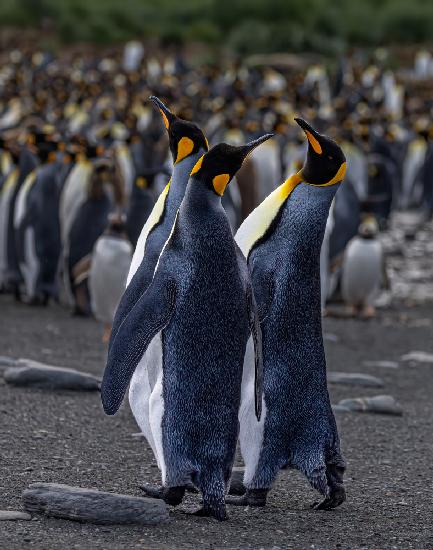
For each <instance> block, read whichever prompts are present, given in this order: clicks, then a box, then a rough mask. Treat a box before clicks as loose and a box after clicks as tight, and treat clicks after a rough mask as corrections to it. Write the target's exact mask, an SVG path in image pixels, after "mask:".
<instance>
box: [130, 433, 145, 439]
mask: <svg viewBox="0 0 433 550" xmlns="http://www.w3.org/2000/svg"><path fill="white" fill-rule="evenodd" d="M131 437H135V438H137V439H140V438H141V437H144V434H143V433H142V432H135V433H133V434H131Z"/></svg>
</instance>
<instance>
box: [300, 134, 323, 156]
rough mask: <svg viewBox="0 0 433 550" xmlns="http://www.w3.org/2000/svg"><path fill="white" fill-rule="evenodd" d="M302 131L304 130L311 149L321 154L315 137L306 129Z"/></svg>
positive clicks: (320, 148)
mask: <svg viewBox="0 0 433 550" xmlns="http://www.w3.org/2000/svg"><path fill="white" fill-rule="evenodd" d="M304 132H305V135H306V136H307V139H308V141H309V143H310V145H311V147H312V148H313V151H314V152H315V153H317V154H318V155H321V154H322V153H323V151H322V147H321V145H320V143H319V142H318V141H317V139H316V138H315V137H314V136H313V134H312V133H311V132H309V131H308V130H304Z"/></svg>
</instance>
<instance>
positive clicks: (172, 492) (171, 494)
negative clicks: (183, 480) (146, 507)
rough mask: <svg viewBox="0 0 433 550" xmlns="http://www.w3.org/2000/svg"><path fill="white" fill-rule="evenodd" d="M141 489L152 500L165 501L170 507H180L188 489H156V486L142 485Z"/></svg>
mask: <svg viewBox="0 0 433 550" xmlns="http://www.w3.org/2000/svg"><path fill="white" fill-rule="evenodd" d="M140 489H141V490H142V491H143V492H144V493H145V494H146V495H147V496H148V497H150V498H157V499H160V500H163V501H164V502H165V503H166V504H168V505H170V506H178V505H179V504H180V503H181V502H182V500H183V497H184V495H185V490H186V487H185V486H184V485H183V486H181V487H156V486H154V485H140Z"/></svg>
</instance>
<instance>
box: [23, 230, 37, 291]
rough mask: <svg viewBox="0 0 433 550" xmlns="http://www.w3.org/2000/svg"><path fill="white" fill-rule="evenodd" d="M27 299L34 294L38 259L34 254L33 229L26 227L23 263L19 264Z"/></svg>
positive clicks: (34, 240) (34, 239)
mask: <svg viewBox="0 0 433 550" xmlns="http://www.w3.org/2000/svg"><path fill="white" fill-rule="evenodd" d="M20 269H21V273H22V275H23V279H24V285H25V288H26V294H27V297H29V298H33V297H34V296H35V294H36V283H37V279H38V275H39V269H40V266H39V259H38V255H37V253H36V238H35V231H34V229H33V227H27V229H26V230H25V233H24V263H23V262H21V263H20Z"/></svg>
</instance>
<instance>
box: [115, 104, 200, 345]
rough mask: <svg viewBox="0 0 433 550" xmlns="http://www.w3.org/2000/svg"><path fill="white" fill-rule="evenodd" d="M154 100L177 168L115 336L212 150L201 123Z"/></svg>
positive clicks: (141, 249) (138, 250)
mask: <svg viewBox="0 0 433 550" xmlns="http://www.w3.org/2000/svg"><path fill="white" fill-rule="evenodd" d="M151 100H152V101H153V102H154V103H155V105H156V106H157V107H158V108H159V110H160V112H161V115H162V118H163V121H164V125H165V127H166V129H167V132H168V137H169V146H170V151H171V154H172V156H173V162H174V168H173V174H172V177H171V179H170V181H169V183H168V184H167V185H166V187H165V188H164V190H163V191H162V193H161V194H160V196H159V197H158V199H157V201H156V203H155V206H154V207H153V209H152V212H151V213H150V215H149V217H148V219H147V221H146V223H145V224H144V226H143V229H142V230H141V233H140V236H139V238H138V241H137V245H136V247H135V251H134V255H133V257H132V261H131V267H130V269H129V273H128V279H127V285H128V293H127V294H125V295H124V296H123V297H122V299H121V301H120V304H119V307H118V308H117V311H116V315H115V317H114V321H113V328H112V332H111V340H112V339H113V337H114V336H115V335H116V332H117V330H118V328H119V326H120V325H121V323H122V321H123V320H124V319H125V317H126V316H127V315H128V313H129V312H130V310H131V309H132V308H133V307H134V305H135V303H136V302H137V300H138V299H139V298H140V297H141V295H142V294H143V292H144V291H145V290H146V288H147V287H148V286H149V284H150V282H151V281H152V277H153V272H154V271H155V266H156V263H157V262H158V258H159V255H160V253H161V250H162V247H163V246H164V243H165V241H166V240H167V239H168V237H169V235H170V231H171V228H172V226H173V223H174V219H175V217H176V213H177V210H178V208H179V206H180V203H181V202H182V199H183V196H184V194H185V189H186V185H187V183H188V178H189V174H190V172H191V170H192V168H193V166H194V165H195V163H196V162H197V160H198V159H199V158H200V157H201V156H202V155H203V154H204V153H205V152H206V151H207V150H208V144H207V140H206V138H205V137H204V135H203V132H202V131H201V130H200V128H199V127H198V126H196V125H195V124H192V123H191V122H187V121H186V120H182V119H180V118H179V117H177V116H176V115H174V114H173V113H172V112H170V111H169V109H168V108H167V107H166V106H165V105H164V104H163V103H162V101H160V100H159V99H158V98H156V97H154V96H152V97H151ZM138 268H140V269H139V271H138V272H137V270H138ZM111 340H110V345H111Z"/></svg>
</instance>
